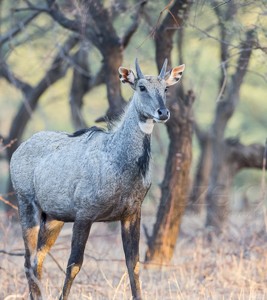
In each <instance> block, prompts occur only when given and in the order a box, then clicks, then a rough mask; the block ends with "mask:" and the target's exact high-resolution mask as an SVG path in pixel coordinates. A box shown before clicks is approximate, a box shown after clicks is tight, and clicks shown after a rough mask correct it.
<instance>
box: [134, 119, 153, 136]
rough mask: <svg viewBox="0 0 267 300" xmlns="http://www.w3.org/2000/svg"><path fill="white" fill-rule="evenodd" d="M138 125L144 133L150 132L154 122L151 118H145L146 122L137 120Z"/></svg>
mask: <svg viewBox="0 0 267 300" xmlns="http://www.w3.org/2000/svg"><path fill="white" fill-rule="evenodd" d="M138 125H139V127H140V129H141V130H142V131H143V132H144V133H146V134H151V133H152V131H153V128H154V122H153V120H151V119H149V120H146V122H138Z"/></svg>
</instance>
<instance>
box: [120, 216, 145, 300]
mask: <svg viewBox="0 0 267 300" xmlns="http://www.w3.org/2000/svg"><path fill="white" fill-rule="evenodd" d="M140 216H141V213H140V212H138V213H137V214H135V215H133V216H130V217H128V218H127V219H124V220H122V221H121V235H122V242H123V249H124V253H125V258H126V265H127V268H128V274H129V277H130V283H131V289H132V295H133V299H134V300H141V290H140V282H139V239H140V218H141V217H140Z"/></svg>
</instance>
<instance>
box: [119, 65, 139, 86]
mask: <svg viewBox="0 0 267 300" xmlns="http://www.w3.org/2000/svg"><path fill="white" fill-rule="evenodd" d="M119 77H120V81H121V82H122V83H129V84H130V85H131V86H132V87H134V83H135V80H136V77H135V75H134V72H133V71H132V70H130V69H126V68H123V67H119Z"/></svg>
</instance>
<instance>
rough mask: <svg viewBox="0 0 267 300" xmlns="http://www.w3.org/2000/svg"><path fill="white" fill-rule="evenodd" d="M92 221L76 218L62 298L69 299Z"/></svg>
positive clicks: (81, 261)
mask: <svg viewBox="0 0 267 300" xmlns="http://www.w3.org/2000/svg"><path fill="white" fill-rule="evenodd" d="M91 225H92V223H91V222H88V221H80V220H76V221H75V222H74V225H73V230H72V242H71V254H70V258H69V262H68V267H67V272H66V278H65V282H64V287H63V291H62V294H61V296H60V298H59V299H60V300H67V298H68V296H69V293H70V288H71V285H72V282H73V280H74V278H75V277H76V275H77V274H78V273H79V271H80V269H81V266H82V263H83V255H84V250H85V245H86V242H87V239H88V236H89V232H90V229H91Z"/></svg>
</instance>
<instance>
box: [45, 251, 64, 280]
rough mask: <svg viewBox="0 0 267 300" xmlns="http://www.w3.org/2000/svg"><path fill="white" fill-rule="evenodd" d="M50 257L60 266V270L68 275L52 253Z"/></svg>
mask: <svg viewBox="0 0 267 300" xmlns="http://www.w3.org/2000/svg"><path fill="white" fill-rule="evenodd" d="M48 255H49V256H50V257H51V258H52V260H53V261H54V263H55V264H56V265H57V266H58V268H59V270H60V271H61V272H62V273H63V274H65V275H66V272H65V270H64V269H63V268H62V267H61V265H60V264H59V262H58V261H57V260H56V258H55V257H54V256H53V255H52V254H51V253H50V252H48Z"/></svg>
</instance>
